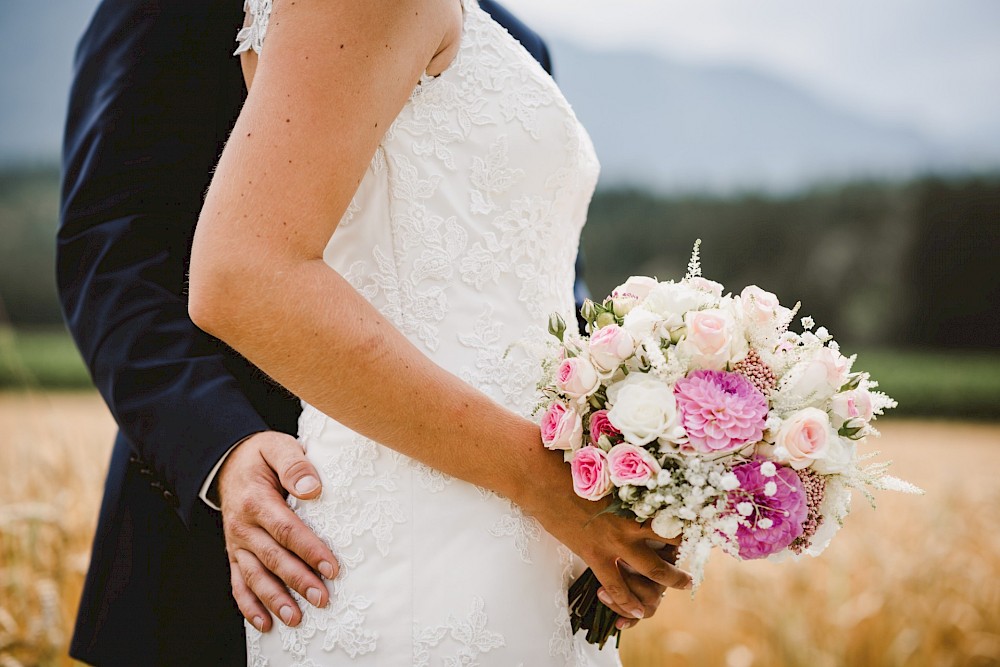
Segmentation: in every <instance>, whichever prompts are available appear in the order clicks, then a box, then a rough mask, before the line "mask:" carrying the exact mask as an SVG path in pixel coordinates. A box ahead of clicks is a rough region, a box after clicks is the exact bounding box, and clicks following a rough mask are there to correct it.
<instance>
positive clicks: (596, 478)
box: [570, 446, 614, 500]
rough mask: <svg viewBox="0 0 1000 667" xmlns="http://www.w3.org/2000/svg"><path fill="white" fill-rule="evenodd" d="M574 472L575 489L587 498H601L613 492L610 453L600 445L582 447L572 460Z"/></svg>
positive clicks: (577, 493)
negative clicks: (609, 471) (609, 470)
mask: <svg viewBox="0 0 1000 667" xmlns="http://www.w3.org/2000/svg"><path fill="white" fill-rule="evenodd" d="M570 470H571V471H572V472H573V490H574V491H576V495H578V496H580V497H581V498H585V499H586V500H600V499H601V498H603V497H604V496H606V495H608V493H610V492H611V490H612V488H614V487H613V486H612V485H611V475H609V474H608V455H607V454H605V453H604V450H603V449H601V448H599V447H590V446H587V447H582V448H580V449H578V450H577V452H576V454H574V455H573V460H572V462H570Z"/></svg>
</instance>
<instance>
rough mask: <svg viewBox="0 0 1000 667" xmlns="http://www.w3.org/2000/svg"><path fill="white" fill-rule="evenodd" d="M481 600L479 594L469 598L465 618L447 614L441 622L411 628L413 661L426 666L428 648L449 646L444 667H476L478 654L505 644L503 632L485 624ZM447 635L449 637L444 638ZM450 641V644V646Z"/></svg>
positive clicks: (423, 666)
mask: <svg viewBox="0 0 1000 667" xmlns="http://www.w3.org/2000/svg"><path fill="white" fill-rule="evenodd" d="M485 604H486V603H485V602H484V601H483V599H482V598H481V597H474V598H472V605H471V607H470V609H469V613H468V614H467V615H466V617H465V618H458V617H456V616H455V615H454V614H449V615H448V621H447V623H446V624H445V625H436V626H432V627H427V628H419V627H418V626H417V625H416V623H414V628H413V665H414V667H429V666H430V664H431V663H430V658H431V652H432V651H431V649H434V648H444V647H445V646H446V645H447V646H448V647H449V649H448V650H449V653H450V655H446V656H445V657H444V660H443V662H441V663H440V664H441V665H444V667H476V666H477V665H479V660H478V657H479V656H480V655H483V654H485V653H489V652H490V651H492V650H493V649H497V648H500V647H502V646H505V645H506V640H505V639H504V636H503V635H502V634H500V633H499V632H494V631H493V630H490V629H489V628H488V627H487V624H488V623H489V618H488V617H487V616H486V611H485ZM448 639H450V640H451V641H447V640H448ZM452 645H454V648H451V646H452Z"/></svg>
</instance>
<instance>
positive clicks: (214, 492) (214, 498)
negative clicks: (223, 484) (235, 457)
mask: <svg viewBox="0 0 1000 667" xmlns="http://www.w3.org/2000/svg"><path fill="white" fill-rule="evenodd" d="M255 435H257V434H256V433H251V434H250V435H248V436H246V437H245V438H243V439H241V440H238V441H237V442H235V443H234V444H233V446H232V447H230V448H229V449H227V450H226V453H225V454H223V455H222V457H221V458H220V459H219V460H218V461H217V462H216V464H215V466H214V467H213V468H212V469H211V470H210V471H209V473H208V475H207V476H206V477H205V481H204V482H203V483H202V485H201V491H200V492H199V493H198V497H199V498H201V500H202V502H204V503H205V504H206V505H208V506H209V507H211V508H212V509H213V510H215V511H216V512H219V511H221V510H222V501H221V499H220V497H219V471H220V470H222V465H223V464H224V463H225V462H226V460H227V459H228V458H229V455H230V454H232V453H233V451H234V450H235V449H236V448H237V447H239V446H240V445H242V444H243V443H244V442H246V441H247V440H249V439H250V438H252V437H253V436H255Z"/></svg>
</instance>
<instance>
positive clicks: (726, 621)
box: [0, 392, 1000, 667]
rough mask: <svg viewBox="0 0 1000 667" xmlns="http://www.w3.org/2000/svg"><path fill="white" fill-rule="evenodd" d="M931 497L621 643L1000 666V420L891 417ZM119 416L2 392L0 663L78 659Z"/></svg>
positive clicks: (81, 397)
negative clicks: (77, 622)
mask: <svg viewBox="0 0 1000 667" xmlns="http://www.w3.org/2000/svg"><path fill="white" fill-rule="evenodd" d="M880 426H881V427H882V431H883V437H882V438H881V439H880V440H879V441H878V442H877V443H873V444H877V446H878V448H879V449H881V450H882V451H883V457H884V458H891V459H894V460H895V461H896V464H895V466H894V470H895V472H896V473H897V474H898V475H900V476H902V477H905V478H906V479H908V480H910V481H912V482H914V483H916V484H918V485H920V486H922V487H924V488H925V489H926V490H927V495H925V496H922V497H912V496H894V495H893V494H889V493H882V494H880V496H879V498H878V499H879V505H880V506H879V510H878V511H877V512H873V511H871V510H870V508H868V507H867V505H866V504H865V502H864V500H863V499H862V498H860V497H856V498H855V513H854V514H853V515H852V517H851V519H850V520H849V521H848V524H847V526H846V527H845V528H844V530H843V531H842V533H841V535H840V536H839V537H838V538H837V539H836V540H835V541H834V543H833V545H832V546H831V547H830V548H829V549H828V550H827V552H826V553H825V554H824V555H823V556H822V557H820V558H818V559H806V560H802V561H799V562H796V563H783V564H775V563H769V562H753V563H737V562H735V561H733V560H731V559H729V558H727V557H726V556H723V555H721V554H718V555H716V556H715V557H714V558H713V560H712V562H711V563H710V564H709V567H708V570H707V577H706V582H705V584H704V585H703V587H702V588H701V589H700V590H699V591H698V593H697V595H696V597H695V598H694V599H693V600H692V599H690V598H689V596H688V595H687V593H672V594H670V595H669V596H668V598H667V600H666V601H665V603H664V605H663V606H662V607H661V609H660V612H659V613H658V614H657V616H656V617H655V618H654V619H651V620H648V621H644V622H643V623H640V624H639V626H638V627H636V628H635V629H634V630H631V631H629V632H627V633H626V635H625V637H624V638H623V641H622V661H623V663H624V665H625V667H653V666H659V665H664V666H670V667H685V666H689V665H690V666H695V665H697V666H699V667H702V666H705V667H711V666H714V665H719V666H721V667H753V666H772V665H778V666H781V665H789V666H799V665H802V666H808V667H813V666H815V667H834V666H839V665H851V666H854V665H860V666H867V665H914V666H925V665H926V666H934V667H938V666H940V667H947V666H952V665H956V666H957V665H984V666H985V665H1000V480H998V471H1000V425H998V424H957V423H945V422H923V421H903V420H893V419H891V418H887V419H884V420H883V421H882V422H881V424H880ZM113 432H114V425H113V423H112V421H111V418H110V417H109V416H108V414H107V411H106V410H105V408H104V407H103V404H102V403H101V401H100V399H99V398H98V397H97V396H96V395H94V394H89V393H83V394H58V393H56V394H52V393H45V392H34V393H9V394H0V471H2V472H0V667H14V666H16V665H25V666H29V665H46V666H47V665H68V664H71V662H70V660H69V659H68V658H66V657H65V646H66V643H67V642H68V639H69V633H70V628H71V621H72V618H73V616H74V614H75V607H76V604H77V600H78V597H79V594H80V587H81V583H82V578H83V573H84V571H85V569H86V565H87V558H88V553H89V547H90V539H91V532H92V530H93V527H94V522H95V521H96V517H97V508H98V504H99V501H100V496H101V489H102V483H103V478H104V472H105V468H106V464H107V457H108V454H109V449H110V444H111V439H112V434H113Z"/></svg>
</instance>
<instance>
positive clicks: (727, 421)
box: [674, 370, 767, 454]
mask: <svg viewBox="0 0 1000 667" xmlns="http://www.w3.org/2000/svg"><path fill="white" fill-rule="evenodd" d="M674 397H675V398H676V400H677V408H678V410H680V414H681V424H682V425H683V427H684V430H685V431H686V432H687V435H688V439H689V440H690V447H691V448H692V449H694V450H695V451H696V452H699V453H702V454H714V453H723V452H729V451H733V450H734V449H739V448H740V447H742V446H743V445H745V444H747V443H752V442H757V441H758V440H760V439H761V438H762V437H764V422H765V421H766V419H767V398H765V396H764V394H762V393H761V392H760V390H759V389H757V388H756V387H755V386H754V385H753V384H752V383H751V382H750V381H749V380H748V379H746V378H745V377H744V376H743V375H741V374H739V373H731V372H728V371H704V370H703V371H693V372H691V373H689V374H688V376H687V377H685V378H684V379H682V380H679V381H678V382H677V384H676V385H675V386H674Z"/></svg>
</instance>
